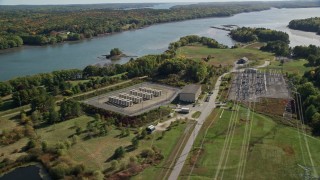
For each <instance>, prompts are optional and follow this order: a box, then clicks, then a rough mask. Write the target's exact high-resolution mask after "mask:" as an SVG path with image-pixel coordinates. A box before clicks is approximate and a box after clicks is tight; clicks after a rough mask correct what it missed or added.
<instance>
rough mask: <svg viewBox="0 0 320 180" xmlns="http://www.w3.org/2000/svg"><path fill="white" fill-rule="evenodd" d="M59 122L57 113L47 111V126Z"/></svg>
mask: <svg viewBox="0 0 320 180" xmlns="http://www.w3.org/2000/svg"><path fill="white" fill-rule="evenodd" d="M59 121H60V117H59V113H58V112H57V111H56V110H54V109H51V110H50V111H49V116H48V120H47V122H48V123H49V124H54V123H56V122H59Z"/></svg>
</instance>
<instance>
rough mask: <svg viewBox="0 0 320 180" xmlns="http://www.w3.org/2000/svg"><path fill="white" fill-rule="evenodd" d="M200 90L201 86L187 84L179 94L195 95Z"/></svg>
mask: <svg viewBox="0 0 320 180" xmlns="http://www.w3.org/2000/svg"><path fill="white" fill-rule="evenodd" d="M200 88H201V85H199V84H189V85H186V86H185V87H183V89H182V91H181V93H185V94H191V93H196V92H197V91H198V90H199V89H200Z"/></svg>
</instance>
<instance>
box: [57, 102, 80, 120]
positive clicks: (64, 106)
mask: <svg viewBox="0 0 320 180" xmlns="http://www.w3.org/2000/svg"><path fill="white" fill-rule="evenodd" d="M80 114H81V107H80V103H79V102H77V101H73V100H64V101H62V103H61V106H60V117H61V119H62V120H67V119H71V118H74V117H78V116H80Z"/></svg>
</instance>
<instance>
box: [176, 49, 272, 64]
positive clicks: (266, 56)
mask: <svg viewBox="0 0 320 180" xmlns="http://www.w3.org/2000/svg"><path fill="white" fill-rule="evenodd" d="M208 55H211V57H212V58H211V59H210V60H209V64H212V65H215V66H219V65H220V64H221V65H222V66H230V65H233V64H234V62H235V61H237V60H238V59H240V58H242V57H247V58H248V59H249V60H258V61H259V62H260V61H261V62H260V64H262V63H263V62H264V61H265V60H273V59H274V56H273V54H272V53H268V52H262V51H260V50H258V49H256V48H254V47H251V46H248V47H247V48H236V49H213V48H208V47H205V46H200V45H193V46H185V47H182V48H179V49H178V50H177V57H186V58H191V59H197V60H201V59H203V58H207V57H208Z"/></svg>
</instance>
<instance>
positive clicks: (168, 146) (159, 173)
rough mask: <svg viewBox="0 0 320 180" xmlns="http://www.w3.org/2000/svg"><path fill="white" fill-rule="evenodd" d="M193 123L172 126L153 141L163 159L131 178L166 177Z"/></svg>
mask: <svg viewBox="0 0 320 180" xmlns="http://www.w3.org/2000/svg"><path fill="white" fill-rule="evenodd" d="M194 125H195V124H194V122H193V121H189V122H187V123H184V122H183V123H180V125H178V126H174V127H173V128H172V129H171V130H170V131H167V132H166V134H165V136H164V138H163V139H162V140H159V141H154V145H155V146H156V147H158V148H160V149H161V153H162V154H163V155H164V159H163V160H162V161H161V163H160V164H158V165H157V166H151V167H149V168H147V169H145V170H144V171H143V172H142V173H140V174H139V175H137V176H135V177H133V179H138V180H140V179H141V180H144V179H150V178H152V179H155V180H162V179H166V178H167V177H168V176H169V175H170V172H171V169H170V168H171V167H173V165H174V163H175V160H176V159H177V158H178V156H177V155H179V154H180V153H181V151H182V149H183V147H184V144H185V143H186V140H187V139H188V137H189V136H190V133H191V132H192V130H193V128H194ZM159 135H160V133H158V134H156V136H158V137H159Z"/></svg>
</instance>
